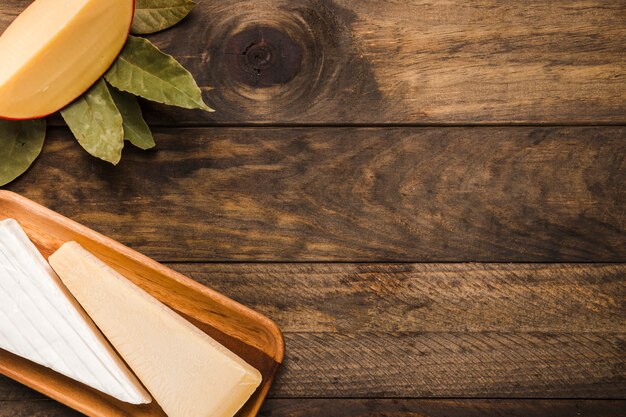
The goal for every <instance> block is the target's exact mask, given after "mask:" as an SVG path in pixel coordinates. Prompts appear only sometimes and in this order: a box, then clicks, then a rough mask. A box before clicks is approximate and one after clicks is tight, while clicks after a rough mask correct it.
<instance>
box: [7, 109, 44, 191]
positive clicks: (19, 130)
mask: <svg viewBox="0 0 626 417" xmlns="http://www.w3.org/2000/svg"><path fill="white" fill-rule="evenodd" d="M45 138H46V119H35V120H0V185H5V184H8V183H9V182H11V181H13V180H14V179H16V178H17V177H19V176H20V175H22V174H23V173H24V172H26V170H27V169H28V168H29V167H30V166H31V164H32V163H33V161H34V160H35V159H37V156H39V153H40V152H41V149H42V148H43V142H44V140H45Z"/></svg>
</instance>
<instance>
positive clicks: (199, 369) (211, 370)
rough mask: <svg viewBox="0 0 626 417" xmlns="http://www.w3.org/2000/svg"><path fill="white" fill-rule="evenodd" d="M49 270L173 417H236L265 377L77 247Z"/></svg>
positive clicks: (63, 251)
mask: <svg viewBox="0 0 626 417" xmlns="http://www.w3.org/2000/svg"><path fill="white" fill-rule="evenodd" d="M50 264H51V265H52V267H53V268H54V270H55V271H56V272H57V274H59V277H60V278H61V280H62V281H63V283H64V284H65V285H66V286H67V288H68V289H69V290H70V291H71V292H72V294H73V295H74V296H75V297H76V299H77V300H78V302H79V303H80V304H81V305H82V306H83V308H84V309H85V310H86V311H87V313H88V314H89V316H90V317H91V318H92V319H93V320H94V321H95V323H96V324H97V325H98V327H99V328H100V330H101V331H102V332H103V333H104V335H105V336H106V337H107V339H108V340H109V341H110V342H111V344H112V345H113V346H114V347H115V349H116V350H117V351H118V352H119V354H120V355H121V356H122V357H123V358H124V360H125V361H126V363H127V364H128V365H129V366H130V368H131V369H132V370H133V371H134V372H135V374H136V375H137V376H138V377H139V379H140V380H141V381H142V382H143V384H144V385H145V386H146V388H147V389H148V391H150V393H151V394H152V395H153V397H154V399H155V400H156V401H157V402H158V403H159V405H160V406H161V407H162V408H163V410H164V411H165V412H166V413H167V415H168V416H169V417H191V416H193V417H232V416H233V415H234V414H235V413H236V412H237V411H238V410H239V409H240V408H241V407H242V406H243V405H244V403H245V402H246V401H247V400H248V398H249V397H250V396H251V395H252V394H253V393H254V391H255V390H256V388H257V387H258V386H259V384H260V383H261V374H260V373H259V371H258V370H256V369H254V368H253V367H252V366H250V365H249V364H247V363H246V362H245V361H244V360H243V359H241V358H240V357H238V356H237V355H235V354H234V353H233V352H231V351H230V350H228V349H226V348H225V347H224V346H222V345H221V344H219V343H218V342H217V341H215V340H214V339H212V338H211V337H209V336H208V335H207V334H206V333H204V332H202V331H201V330H199V329H198V328H197V327H195V326H194V325H192V324H191V323H190V322H188V321H187V320H185V319H184V318H183V317H181V316H180V315H179V314H177V313H176V312H174V311H173V310H171V309H170V308H169V307H167V306H165V305H164V304H162V303H161V302H160V301H158V300H157V299H156V298H154V297H152V296H151V295H149V294H148V293H147V292H145V291H144V290H143V289H141V288H139V287H138V286H137V285H135V284H134V283H132V282H130V281H129V280H127V279H126V278H124V277H123V276H122V275H120V274H119V273H118V272H116V271H115V270H114V269H112V268H110V267H109V266H107V265H106V264H104V263H103V262H102V261H101V260H100V259H98V258H97V257H95V256H94V255H92V254H91V253H90V252H88V251H86V250H85V249H84V248H83V247H82V246H80V245H79V244H78V243H75V242H69V243H66V244H64V245H63V246H62V247H61V248H60V249H59V250H58V251H57V252H55V253H54V254H53V255H52V256H51V257H50Z"/></svg>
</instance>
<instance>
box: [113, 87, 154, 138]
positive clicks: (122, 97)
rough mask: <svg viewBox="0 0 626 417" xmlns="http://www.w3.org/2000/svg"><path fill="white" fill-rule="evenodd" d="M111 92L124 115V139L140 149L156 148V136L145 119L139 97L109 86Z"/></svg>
mask: <svg viewBox="0 0 626 417" xmlns="http://www.w3.org/2000/svg"><path fill="white" fill-rule="evenodd" d="M109 92H110V93H111V97H112V98H113V101H114V102H115V106H116V107H117V109H118V110H119V112H120V114H121V115H122V125H123V127H124V139H126V140H127V141H129V142H130V143H132V144H133V145H135V146H136V147H138V148H140V149H150V148H154V146H155V143H154V137H152V132H151V131H150V128H149V127H148V124H147V123H146V121H145V120H144V119H143V115H142V113H141V107H139V102H138V101H137V97H135V96H134V95H132V94H130V93H127V92H125V91H120V90H118V89H117V88H115V87H111V86H109Z"/></svg>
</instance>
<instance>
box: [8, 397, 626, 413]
mask: <svg viewBox="0 0 626 417" xmlns="http://www.w3.org/2000/svg"><path fill="white" fill-rule="evenodd" d="M625 410H626V401H611V400H608V401H607V400H421V399H392V400H387V399H345V400H340V399H270V400H268V401H266V403H265V405H264V406H263V408H262V409H261V412H260V413H259V417H270V416H271V417H304V416H311V417H312V416H328V417H374V416H378V417H382V416H402V417H528V416H534V417H565V416H567V417H570V416H574V415H575V416H579V417H622V416H623V415H624V411H625ZM78 415H79V414H77V413H75V412H73V411H72V410H69V409H68V408H65V407H64V406H63V405H61V404H58V403H55V402H52V401H36V402H35V401H31V402H0V417H73V416H78Z"/></svg>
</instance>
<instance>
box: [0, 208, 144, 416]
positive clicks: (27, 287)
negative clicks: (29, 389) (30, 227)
mask: <svg viewBox="0 0 626 417" xmlns="http://www.w3.org/2000/svg"><path fill="white" fill-rule="evenodd" d="M0 348H2V349H4V350H7V351H9V352H11V353H14V354H16V355H19V356H21V357H24V358H26V359H28V360H31V361H33V362H36V363H38V364H40V365H43V366H46V367H48V368H51V369H53V370H55V371H57V372H59V373H61V374H63V375H65V376H68V377H70V378H73V379H75V380H77V381H79V382H82V383H84V384H86V385H89V386H91V387H93V388H95V389H97V390H99V391H102V392H104V393H106V394H109V395H111V396H113V397H115V398H117V399H119V400H121V401H125V402H129V403H133V404H142V403H149V402H150V401H151V399H150V396H149V395H148V393H147V392H146V391H145V390H144V389H143V387H142V386H141V384H140V383H139V381H138V380H137V379H136V378H135V376H134V375H133V374H132V373H131V372H130V370H129V369H128V368H127V367H126V366H125V365H124V363H123V362H122V360H121V359H120V358H119V357H118V356H117V355H116V354H115V352H114V351H113V349H112V348H111V346H110V345H109V344H108V343H107V341H106V340H105V339H104V337H103V336H102V334H101V333H100V332H99V331H98V329H97V328H96V326H95V325H94V324H93V322H92V321H91V320H90V319H89V318H88V317H87V316H86V315H85V312H84V311H82V309H81V307H80V306H79V305H78V304H77V303H76V300H74V299H73V297H72V296H71V295H70V294H69V293H68V292H67V289H66V288H64V286H63V284H62V283H61V282H60V281H59V278H58V277H57V276H56V274H55V273H54V271H52V269H51V268H50V265H48V263H47V262H46V260H45V259H44V258H43V256H41V254H40V253H39V251H38V250H37V248H36V247H35V246H34V245H33V244H32V242H31V241H30V240H29V239H28V236H26V233H24V231H23V230H22V228H21V227H20V225H19V224H18V223H17V222H16V221H15V220H12V219H8V220H4V221H2V222H0Z"/></svg>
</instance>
